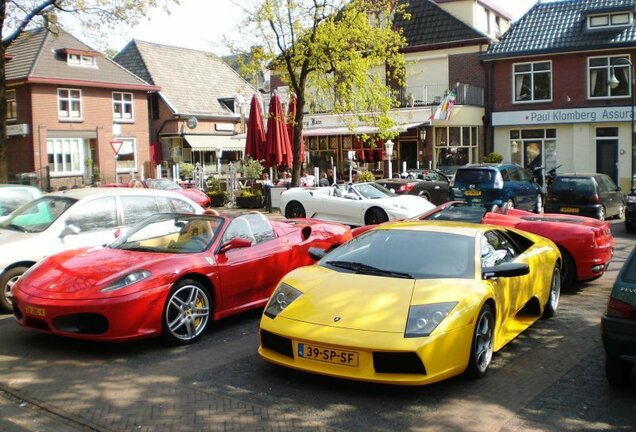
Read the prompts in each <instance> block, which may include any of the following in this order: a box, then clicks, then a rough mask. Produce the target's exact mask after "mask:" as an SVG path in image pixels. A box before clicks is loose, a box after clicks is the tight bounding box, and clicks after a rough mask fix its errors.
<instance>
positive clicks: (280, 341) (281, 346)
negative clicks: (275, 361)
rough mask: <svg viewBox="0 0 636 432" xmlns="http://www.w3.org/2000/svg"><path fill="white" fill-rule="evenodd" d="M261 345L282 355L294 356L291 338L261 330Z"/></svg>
mask: <svg viewBox="0 0 636 432" xmlns="http://www.w3.org/2000/svg"><path fill="white" fill-rule="evenodd" d="M261 345H262V346H263V348H267V349H270V350H272V351H276V352H277V353H279V354H282V355H284V356H287V357H290V358H294V348H293V347H292V341H291V339H288V338H286V337H282V336H278V335H275V334H273V333H270V332H268V331H265V330H261Z"/></svg>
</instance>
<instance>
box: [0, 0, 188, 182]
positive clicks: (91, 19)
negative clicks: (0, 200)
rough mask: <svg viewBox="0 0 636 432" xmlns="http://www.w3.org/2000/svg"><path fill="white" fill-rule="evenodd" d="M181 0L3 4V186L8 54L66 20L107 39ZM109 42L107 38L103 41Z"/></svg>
mask: <svg viewBox="0 0 636 432" xmlns="http://www.w3.org/2000/svg"><path fill="white" fill-rule="evenodd" d="M171 3H174V4H178V3H179V0H2V1H0V39H2V45H1V48H0V183H6V182H7V181H8V171H7V159H6V146H7V138H6V136H7V133H6V132H7V125H6V120H5V119H6V111H7V101H6V94H5V90H6V84H7V83H6V78H5V51H6V49H7V47H8V46H9V45H11V43H12V42H13V41H15V40H16V39H17V38H18V37H19V36H20V35H21V34H22V33H23V32H24V31H25V30H28V29H29V28H32V27H45V28H46V29H48V30H49V31H52V32H55V31H56V30H57V29H58V28H59V25H60V24H59V22H60V20H61V18H62V17H63V16H68V17H72V18H75V19H76V21H77V22H78V23H79V25H80V26H81V29H82V31H83V32H86V33H91V34H93V35H95V36H100V35H101V36H105V35H106V34H107V33H108V32H109V31H110V30H113V29H114V28H115V27H116V26H117V25H118V24H120V23H122V22H126V23H128V24H130V25H135V24H136V23H138V22H139V20H140V19H141V18H143V17H145V13H146V11H147V10H149V9H151V8H154V7H159V6H163V7H164V8H167V7H168V5H170V4H171ZM103 39H105V37H104V38H103Z"/></svg>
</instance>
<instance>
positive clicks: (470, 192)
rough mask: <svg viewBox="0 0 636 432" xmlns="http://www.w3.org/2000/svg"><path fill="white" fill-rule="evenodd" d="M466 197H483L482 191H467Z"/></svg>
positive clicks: (465, 192)
mask: <svg viewBox="0 0 636 432" xmlns="http://www.w3.org/2000/svg"><path fill="white" fill-rule="evenodd" d="M464 195H466V196H481V191H478V190H467V191H464Z"/></svg>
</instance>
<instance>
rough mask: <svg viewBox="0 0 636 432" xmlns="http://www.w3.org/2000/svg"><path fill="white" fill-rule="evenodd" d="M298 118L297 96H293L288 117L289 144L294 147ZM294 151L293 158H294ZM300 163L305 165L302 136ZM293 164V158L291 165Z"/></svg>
mask: <svg viewBox="0 0 636 432" xmlns="http://www.w3.org/2000/svg"><path fill="white" fill-rule="evenodd" d="M295 118H296V96H292V98H291V101H290V102H289V114H288V116H287V131H288V133H289V143H290V144H291V146H292V147H293V145H294V119H295ZM293 154H294V153H293V149H292V156H293ZM300 163H301V164H303V163H305V139H304V138H303V136H302V134H301V135H300ZM291 164H293V157H292V161H291V163H290V166H291Z"/></svg>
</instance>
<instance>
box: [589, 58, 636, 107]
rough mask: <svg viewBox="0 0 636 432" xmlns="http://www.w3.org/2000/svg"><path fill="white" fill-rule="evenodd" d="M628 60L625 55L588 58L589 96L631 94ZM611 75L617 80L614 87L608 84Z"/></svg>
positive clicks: (624, 95) (621, 95)
mask: <svg viewBox="0 0 636 432" xmlns="http://www.w3.org/2000/svg"><path fill="white" fill-rule="evenodd" d="M630 61H631V60H630V59H629V57H627V56H615V57H590V58H588V59H587V64H588V75H589V84H588V85H589V91H588V95H589V97H590V98H611V97H627V96H631V86H630V82H631V68H630V64H629V62H630ZM612 77H614V78H616V80H617V81H618V85H617V86H616V87H615V88H612V86H611V85H610V79H612ZM612 80H613V79H612Z"/></svg>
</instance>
